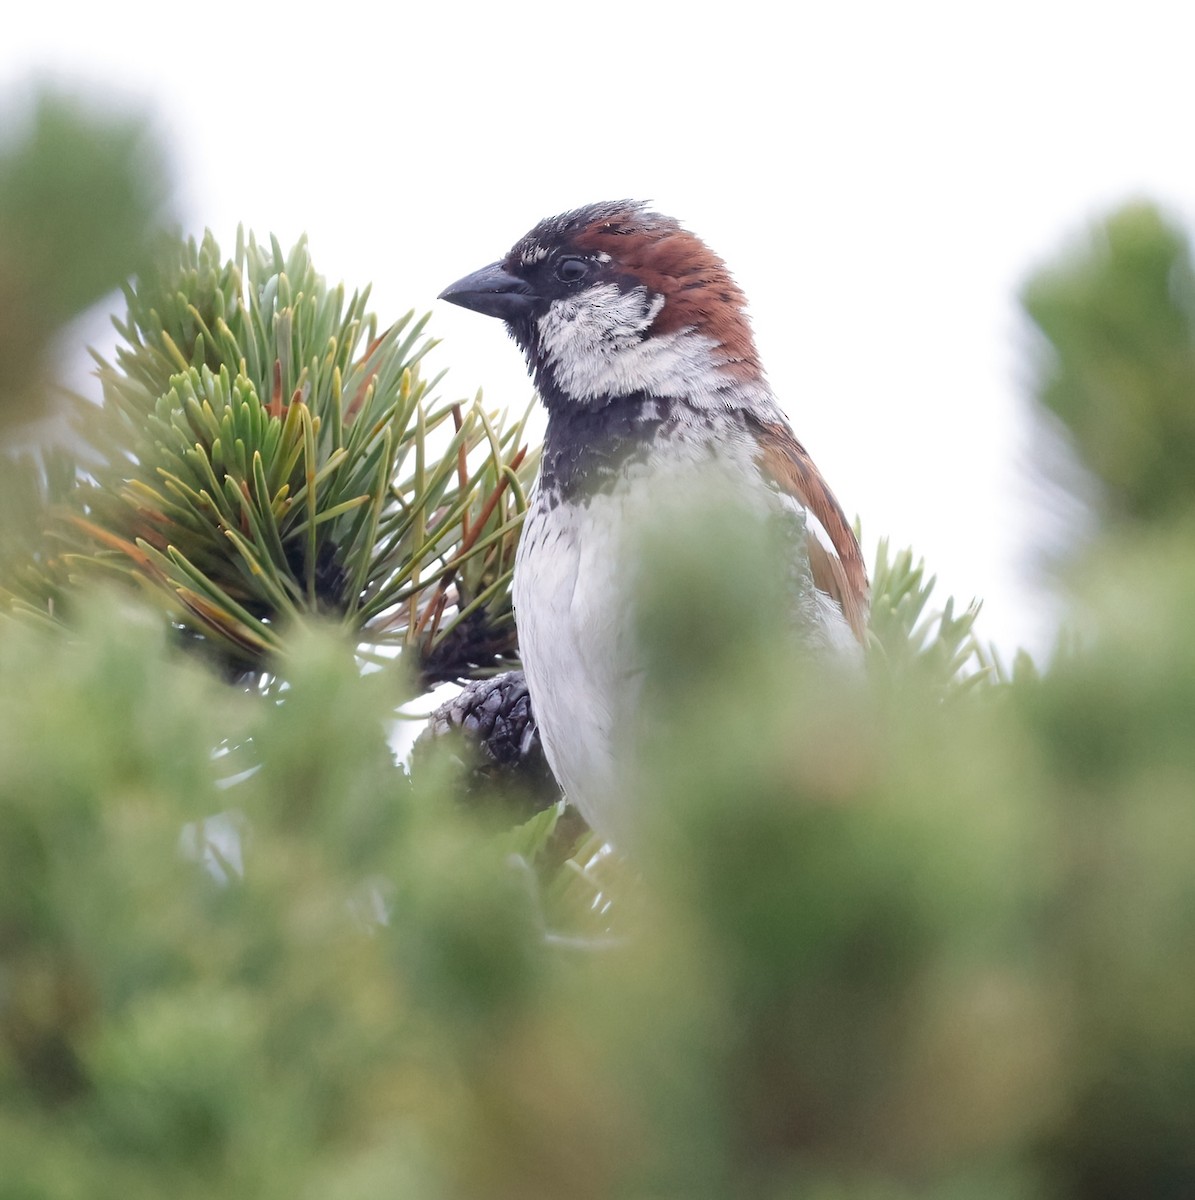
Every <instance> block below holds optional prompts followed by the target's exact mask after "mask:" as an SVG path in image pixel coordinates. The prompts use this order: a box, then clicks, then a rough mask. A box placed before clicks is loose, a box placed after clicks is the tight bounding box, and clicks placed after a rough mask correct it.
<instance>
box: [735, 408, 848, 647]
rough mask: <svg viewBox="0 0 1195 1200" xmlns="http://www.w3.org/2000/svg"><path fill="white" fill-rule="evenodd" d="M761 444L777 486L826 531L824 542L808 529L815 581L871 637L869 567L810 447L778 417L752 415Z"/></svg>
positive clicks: (761, 460) (763, 465) (764, 464)
mask: <svg viewBox="0 0 1195 1200" xmlns="http://www.w3.org/2000/svg"><path fill="white" fill-rule="evenodd" d="M751 424H752V426H753V432H754V433H755V436H756V438H757V440H758V443H759V454H758V456H757V459H756V462H757V465H758V466H759V469H760V470H761V471H762V472H763V474H764V475H765V476H766V477H767V479H768V480H769V481H770V482H771V483H772V485H773V486H774V487H776V488H777V489H778V490H779V491H781V492H783V493H785V494H786V495H788V496H791V497H792V498H793V499H794V500H795V501H796V502H797V503H798V504H800V505H801V507H802V508H804V509H805V510H806V511H807V512H808V513H809V514H810V515H811V516H812V517H814V518H815V520H816V522H817V523H818V524H820V525H821V527H822V529H824V530H825V531H826V535H827V537H828V538H829V541H830V545H828V546H827V545H826V544H825V543H824V542H823V541H822V540H821V539H820V538H819V537H818V536H817V533H816V531H815V530H814V529H812V528H811V529H809V530H808V531H807V532H806V535H805V536H806V544H807V547H808V553H809V567H810V570H811V571H812V573H813V584H814V586H815V587H816V588H817V589H818V590H819V591H821V592H824V593H825V594H826V595H827V596H829V597H830V598H831V599H833V600H834V602H835V603H836V604H837V605H838V607H839V608H840V609H842V615H843V616H844V617H845V618H846V621H847V624H848V625H850V627H851V632H852V633H854V635H855V637H857V638H858V639H859V641H861V642H862V641H864V640H865V638H866V636H867V614H868V608H869V605H870V588H869V585H868V582H867V567H866V566H865V565H864V562H863V553H862V551H861V550H860V549H859V542H858V540H857V539H856V537H855V534H854V531H853V530H852V529H851V527H850V525H849V524H848V523H847V519H846V516H845V515H844V514H843V511H842V507H841V506H840V505H839V503H838V501H837V500H836V499H835V498H834V493H833V492H832V491H830V487H829V484H827V483H826V481H825V479H823V478H822V473H821V472H820V471H819V470H818V469H817V466H816V464H815V463H814V461H813V459H812V458H810V457H809V452H808V451H807V450H806V449H805V447H804V446H802V445H801V443H800V442H799V441H797V439H796V437H794V436H793V432H792V430H791V429H789V428H788V426H787V425H784V424H782V423H780V422H774V421H757V420H752V421H751Z"/></svg>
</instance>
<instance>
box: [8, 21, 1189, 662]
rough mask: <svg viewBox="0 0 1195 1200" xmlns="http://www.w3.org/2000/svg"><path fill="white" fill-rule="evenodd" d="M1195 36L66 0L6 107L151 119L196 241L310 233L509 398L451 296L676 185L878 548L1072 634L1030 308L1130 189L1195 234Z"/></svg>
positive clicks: (505, 354)
mask: <svg viewBox="0 0 1195 1200" xmlns="http://www.w3.org/2000/svg"><path fill="white" fill-rule="evenodd" d="M1193 35H1195V6H1192V5H1190V4H1189V3H1188V2H1184V0H1169V2H1159V0H1144V2H1138V3H1133V4H1131V5H1130V4H1127V3H1101V2H1100V0H1086V2H1085V3H1072V2H1070V0H1065V2H1063V0H1057V2H1052V0H1036V3H1029V2H1023V0H1004V2H1002V3H999V4H988V5H984V6H979V5H972V4H966V3H960V2H957V0H956V2H949V3H947V2H944V3H925V2H920V3H919V2H917V0H906V2H905V3H901V4H894V3H891V2H888V3H879V2H876V3H854V4H851V3H840V4H837V5H829V4H822V3H819V4H816V5H815V4H811V3H808V4H800V3H797V4H791V5H787V6H782V5H780V4H778V3H775V2H774V0H771V2H768V3H757V2H756V0H742V2H740V3H736V4H734V5H729V6H726V5H724V6H718V7H713V6H704V5H702V4H700V3H687V4H652V3H648V2H644V0H640V2H639V3H633V4H632V3H627V4H618V5H607V4H600V3H599V4H593V3H590V4H585V5H581V4H570V3H565V2H558V3H543V2H542V0H523V2H522V3H517V4H495V3H460V2H457V3H445V2H440V3H436V2H435V0H429V2H426V3H424V4H421V5H419V6H407V5H404V4H402V3H399V2H392V3H389V4H387V5H384V6H383V5H375V4H368V3H366V4H342V5H335V4H328V3H323V4H320V5H318V6H316V5H310V6H308V5H305V4H300V3H293V2H292V3H289V4H285V5H272V4H253V3H251V2H250V0H244V2H243V3H241V4H234V5H229V4H225V3H222V2H221V0H213V2H211V3H207V4H204V5H202V6H195V5H190V4H184V3H178V4H174V3H156V4H147V3H134V2H128V0H110V2H108V3H90V2H89V3H86V4H83V3H72V2H71V0H67V3H65V4H50V3H45V4H42V5H40V6H35V5H32V4H29V5H25V4H23V5H21V6H20V7H19V8H16V9H15V11H13V12H10V13H6V15H5V17H4V20H3V31H2V32H0V88H2V89H3V90H4V92H10V91H11V89H12V88H13V87H14V86H17V85H20V84H21V83H22V82H25V81H27V80H29V79H30V78H31V77H32V76H35V75H40V76H42V77H49V78H51V79H55V80H58V81H60V82H66V83H68V84H70V85H78V86H79V87H80V88H81V89H82V88H88V89H90V88H91V87H99V88H100V89H101V90H102V91H103V92H105V93H107V94H109V95H115V96H118V97H127V98H131V99H132V100H134V101H140V102H142V103H144V104H145V105H146V106H148V108H149V109H150V111H151V112H152V114H153V115H154V117H155V120H156V124H157V127H158V130H159V132H160V133H161V135H162V136H163V138H164V140H165V141H166V143H167V144H168V146H169V147H170V148H171V151H172V153H173V156H174V161H175V166H176V168H177V171H178V174H179V179H180V192H179V197H178V204H179V209H180V213H181V216H182V219H183V222H184V225H185V227H186V229H187V230H188V232H194V233H199V232H201V231H202V229H203V228H204V227H205V226H208V227H210V228H211V229H212V230H213V231H214V232H215V233H216V235H217V237H218V238H219V239H220V242H221V245H222V246H223V247H226V248H227V249H228V250H229V251H231V248H232V242H233V235H234V231H235V229H236V226H237V224H238V223H242V222H243V223H244V224H245V225H246V227H247V228H250V229H252V230H254V231H255V232H257V233H258V234H259V235H260V234H265V233H268V232H271V231H272V232H274V233H276V234H277V235H278V236H279V238H280V240H282V241H283V242H284V244H289V243H290V242H292V241H293V240H294V239H295V238H296V237H297V236H298V235H299V234H300V233H302V232H304V231H305V232H307V234H308V235H309V237H310V242H311V248H312V253H313V256H314V259H315V263H316V266H317V268H318V269H319V270H320V271H321V272H322V273H323V274H324V275H325V276H326V277H327V278H328V279H329V280H330V281H332V282H336V281H339V280H344V281H345V283H346V284H347V285H348V286H349V288H350V289H351V288H353V287H358V286H361V285H363V284H365V283H368V282H371V281H372V283H373V285H374V291H373V301H374V307H375V309H376V311H378V313H379V315H380V317H381V318H382V320H383V322H385V321H388V320H391V319H393V318H394V317H396V316H398V315H400V314H401V313H403V312H405V311H406V310H407V309H409V308H412V307H414V308H415V309H417V310H418V311H420V312H423V311H426V310H427V309H429V308H430V309H434V313H435V315H434V318H433V324H432V332H433V333H435V334H436V335H438V336H439V337H441V338H443V339H444V340H445V344H444V345H442V346H441V347H440V348H439V349H438V350H437V351H436V352H435V354H434V356H433V359H432V363H433V364H434V366H435V367H436V368H437V369H438V368H440V367H443V366H449V367H450V368H451V369H450V374H449V376H448V379H447V380H445V383H444V385H443V387H444V389H445V390H446V391H448V392H451V393H456V394H458V395H461V396H470V395H472V393H473V391H474V390H475V389H476V387H477V386H478V385H484V387H485V391H486V396H487V400H488V401H489V402H490V403H492V404H495V405H497V404H503V405H507V404H508V405H510V406H513V407H517V408H519V409H521V408H522V407H523V406H524V404H525V403H526V401H527V399H528V398H529V396H530V394H531V392H530V384H529V382H528V381H527V378H526V375H525V373H524V369H523V364H522V358H521V356H520V355H519V353H518V351H517V350H516V349H515V348H514V346H513V345H512V344H510V343H509V342H508V341H507V339H506V337H505V335H504V333H503V331H502V328H501V326H500V325H499V323H498V322H495V321H490V320H488V319H485V318H482V317H479V316H477V315H476V314H471V313H467V312H464V311H462V310H459V309H453V308H451V307H450V306H448V305H445V304H442V303H441V304H437V303H436V302H435V299H434V298H435V296H436V294H437V293H438V292H439V291H440V290H441V289H442V288H443V287H444V286H446V285H447V284H448V283H450V282H452V281H453V280H454V279H456V278H458V277H459V276H460V275H463V274H465V273H466V272H468V271H471V270H473V269H475V268H476V267H479V266H482V265H484V264H485V263H487V262H491V261H493V260H494V259H496V258H498V257H500V256H501V255H502V254H503V253H504V252H505V251H506V249H507V248H508V247H509V246H510V245H511V244H512V243H513V242H514V241H515V239H516V238H517V237H518V236H520V235H521V234H522V233H523V232H525V231H526V229H528V228H529V227H530V226H531V225H532V224H534V223H535V221H537V220H538V219H539V218H540V217H543V216H547V215H550V214H552V213H555V212H558V211H561V210H563V209H566V208H571V207H575V206H576V205H579V204H583V203H587V202H590V201H593V200H604V199H618V198H622V197H633V198H648V199H651V200H654V201H655V204H656V207H657V208H659V209H660V210H661V211H663V212H667V213H669V214H671V215H674V216H677V217H679V218H681V219H682V221H684V222H685V224H687V225H688V226H689V227H690V228H691V229H692V230H694V232H696V233H697V234H699V235H700V236H701V237H703V238H704V239H705V240H706V241H708V242H709V243H710V244H711V245H712V246H713V247H714V248H715V249H716V250H717V251H718V252H719V253H720V254H721V255H722V256H723V257H724V258H725V259H726V260H727V262H728V263H729V264H730V267H731V269H732V270H733V271H734V273H735V274H736V276H737V277H738V279H739V281H740V283H741V284H742V285H743V287H744V289H745V291H746V293H747V295H748V297H749V299H750V302H751V311H752V314H753V317H754V322H755V327H756V333H757V337H758V341H759V345H760V350H761V353H762V355H763V359H764V362H765V364H766V366H767V368H768V372H769V375H770V377H771V379H772V382H773V384H774V386H775V389H776V392H777V394H778V396H779V398H780V401H781V403H782V404H783V405H784V406H785V407H786V408H787V410H788V412H789V415H790V416H791V418H792V421H793V425H794V427H795V429H796V432H797V435H798V437H800V438H801V439H802V440H803V441H804V442H805V444H806V446H807V447H808V448H809V449H810V451H811V452H812V454H813V455H814V457H815V459H816V460H817V461H818V463H819V465H820V466H821V467H822V470H823V471H824V473H825V475H826V477H827V478H828V479H829V481H830V483H831V486H832V487H833V488H834V490H835V491H836V492H837V494H838V496H839V498H840V500H841V501H842V503H843V506H844V508H846V510H847V512H848V513H855V512H858V513H859V514H861V516H862V519H863V523H864V542H865V548H866V550H867V553H868V555H869V557H870V555H871V553H872V550H873V547H874V543H875V540H876V538H877V537H879V536H880V535H881V534H887V535H889V536H890V538H891V539H892V541H893V543H894V544H895V545H897V546H904V545H910V544H911V545H913V546H914V547H915V549H916V550H917V551H918V552H919V553H921V554H924V555H925V556H926V558H927V559H928V562H929V566H930V567H931V569H932V570H933V571H935V572H936V573H937V574H938V576H939V579H940V581H941V585H942V592H941V595H942V596H945V595H946V594H947V593H948V592H953V593H955V594H956V595H957V596H958V597H959V598H960V600H964V601H965V600H967V599H969V598H970V597H971V596H973V595H978V596H981V597H984V599H985V611H984V616H983V618H982V623H981V632H982V633H983V634H984V635H986V636H987V637H988V638H990V639H993V640H995V641H996V642H997V643H998V644H999V646H1000V647H1001V648H1002V649H1003V650H1006V651H1007V650H1011V649H1012V648H1014V647H1015V646H1016V645H1018V644H1026V643H1027V644H1029V645H1031V646H1033V647H1034V648H1036V649H1039V650H1040V649H1043V648H1045V647H1046V646H1047V645H1048V644H1049V629H1050V617H1049V611H1048V607H1049V606H1048V605H1047V603H1046V600H1045V598H1044V595H1043V593H1042V592H1041V590H1040V588H1039V587H1038V586H1037V584H1036V582H1035V579H1036V572H1035V566H1034V564H1035V557H1036V556H1035V553H1034V551H1035V548H1036V547H1037V546H1038V545H1039V544H1040V537H1039V531H1040V530H1041V528H1042V526H1043V524H1046V523H1048V516H1047V514H1045V513H1044V512H1043V501H1042V493H1041V491H1040V489H1039V488H1037V487H1036V486H1035V484H1034V476H1033V473H1032V470H1031V467H1030V461H1031V460H1030V457H1029V451H1030V449H1031V443H1032V441H1033V438H1034V434H1033V432H1032V425H1031V423H1030V422H1029V420H1028V399H1027V392H1026V381H1027V378H1028V372H1027V369H1026V368H1027V362H1026V357H1025V349H1026V345H1027V338H1026V330H1025V327H1024V325H1023V324H1022V322H1021V319H1020V317H1019V315H1018V310H1017V306H1016V299H1015V296H1016V290H1017V288H1018V287H1019V285H1020V284H1021V283H1022V281H1023V280H1024V278H1025V276H1026V275H1027V273H1028V272H1029V271H1030V270H1031V269H1032V268H1033V267H1034V266H1035V265H1037V264H1039V263H1040V262H1042V261H1043V260H1044V259H1045V258H1047V257H1049V256H1050V255H1052V254H1053V253H1055V252H1056V251H1057V250H1058V249H1059V248H1060V247H1061V246H1062V245H1063V244H1064V242H1065V240H1066V239H1068V238H1070V237H1072V236H1073V235H1074V234H1075V233H1076V232H1078V231H1080V230H1081V229H1082V228H1083V227H1084V225H1085V223H1086V222H1087V221H1088V220H1089V219H1090V217H1091V216H1093V215H1094V214H1096V213H1099V212H1102V211H1104V210H1106V209H1107V208H1108V207H1109V206H1111V205H1113V204H1115V203H1117V202H1120V201H1122V200H1124V199H1126V198H1129V197H1132V196H1139V195H1147V196H1150V197H1153V198H1156V199H1158V200H1160V201H1162V202H1163V203H1164V204H1166V205H1168V206H1169V207H1170V208H1171V209H1172V210H1174V211H1176V212H1178V213H1179V214H1180V215H1185V216H1186V217H1187V218H1188V220H1190V218H1191V216H1192V212H1193V198H1195V139H1193V138H1192V124H1193V118H1195V62H1193V61H1192V60H1193V54H1192V47H1193V46H1195V36H1193ZM101 336H103V335H101Z"/></svg>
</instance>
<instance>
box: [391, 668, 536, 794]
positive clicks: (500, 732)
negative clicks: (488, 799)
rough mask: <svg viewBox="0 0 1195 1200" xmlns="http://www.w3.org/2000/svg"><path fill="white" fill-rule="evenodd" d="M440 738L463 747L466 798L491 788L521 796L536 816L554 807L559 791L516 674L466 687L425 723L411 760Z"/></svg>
mask: <svg viewBox="0 0 1195 1200" xmlns="http://www.w3.org/2000/svg"><path fill="white" fill-rule="evenodd" d="M444 738H458V739H460V740H461V741H463V742H464V744H465V747H466V754H467V756H468V759H467V761H468V767H469V770H468V772H467V774H466V775H465V777H464V782H465V789H466V794H467V795H469V796H471V797H472V796H476V795H477V794H478V793H483V792H486V791H489V792H492V791H493V790H494V789H495V788H498V789H500V790H502V791H509V790H515V791H518V792H519V793H521V794H522V795H524V796H526V798H527V799H528V800H529V801H530V802H531V803H532V805H533V806H534V808H535V809H536V811H538V810H540V809H544V808H547V807H548V805H550V804H555V803H556V801H557V800H559V799H560V788H559V787H558V786H557V784H556V780H555V778H554V777H553V775H552V770H551V768H550V767H549V766H548V760H547V759H546V758H545V757H544V752H543V747H542V746H541V745H540V740H539V730H538V728H537V727H536V724H535V717H534V716H533V715H532V712H531V697H530V695H529V694H528V691H527V683H526V681H525V680H524V678H523V672H522V671H507V672H506V673H505V674H503V675H495V676H494V677H493V678H492V679H481V680H476V681H474V682H472V683H468V684H466V685H465V687H464V688H463V689H462V690H461V691H460V692H459V693H458V694H457V695H456V696H454V697H453V698H452V699H451V700H449V701H447V702H446V703H444V704H441V705H440V707H439V708H437V709H436V711H435V712H434V713H432V715H431V716H430V717H429V718H428V722H427V728H426V729H425V730H424V731H423V733H421V734H420V735H419V740H418V741H417V742H416V743H415V756H416V760H418V757H419V756H420V755H421V754H424V753H426V752H427V751H428V750H430V749H431V748H432V747H433V746H435V745H437V744H441V743H442V741H443V739H444Z"/></svg>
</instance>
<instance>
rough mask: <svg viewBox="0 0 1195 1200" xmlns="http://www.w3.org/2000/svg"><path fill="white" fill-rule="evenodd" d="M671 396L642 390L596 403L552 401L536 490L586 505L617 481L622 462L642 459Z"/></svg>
mask: <svg viewBox="0 0 1195 1200" xmlns="http://www.w3.org/2000/svg"><path fill="white" fill-rule="evenodd" d="M673 403H674V402H673V401H671V400H668V399H662V398H660V397H658V396H649V395H648V394H647V393H645V392H634V393H632V394H631V395H629V396H619V397H618V398H617V399H614V400H610V401H608V402H607V403H605V404H603V405H602V406H601V407H581V406H580V405H577V406H573V407H569V406H553V407H552V409H551V410H550V415H549V418H548V430H547V434H546V436H545V438H544V449H543V458H542V460H541V463H540V476H539V487H540V496H541V497H542V499H543V500H544V501H546V503H547V504H548V505H549V506H550V507H552V508H555V507H556V505H557V504H559V503H560V502H561V501H562V500H564V501H567V502H568V503H570V504H580V505H582V506H585V505H587V504H588V503H589V501H590V499H592V497H594V496H596V495H599V494H600V493H602V492H608V491H611V490H612V489H613V488H615V487H617V486H618V483H619V481H620V479H621V478H622V476H623V475H624V474H625V472H626V469H627V467H629V466H631V465H632V464H634V463H637V462H644V461H646V459H647V457H648V455H649V454H650V452H651V447H652V443H653V441H654V440H655V437H656V434H657V432H658V431H659V430H660V428H661V426H664V425H667V424H669V423H670V417H671V409H672V405H673Z"/></svg>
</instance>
